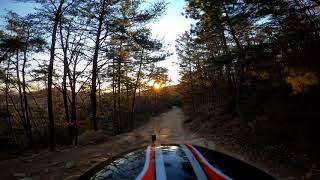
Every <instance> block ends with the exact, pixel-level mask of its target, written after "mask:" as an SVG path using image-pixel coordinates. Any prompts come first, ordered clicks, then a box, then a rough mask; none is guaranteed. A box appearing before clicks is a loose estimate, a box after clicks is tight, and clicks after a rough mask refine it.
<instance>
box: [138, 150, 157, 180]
mask: <svg viewBox="0 0 320 180" xmlns="http://www.w3.org/2000/svg"><path fill="white" fill-rule="evenodd" d="M154 159H155V145H154V144H152V145H151V148H150V161H149V166H148V170H147V171H146V173H145V174H144V176H143V177H142V178H141V179H142V180H155V161H154Z"/></svg>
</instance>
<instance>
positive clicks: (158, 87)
mask: <svg viewBox="0 0 320 180" xmlns="http://www.w3.org/2000/svg"><path fill="white" fill-rule="evenodd" d="M153 87H154V88H155V89H160V87H161V85H160V84H159V83H154V84H153Z"/></svg>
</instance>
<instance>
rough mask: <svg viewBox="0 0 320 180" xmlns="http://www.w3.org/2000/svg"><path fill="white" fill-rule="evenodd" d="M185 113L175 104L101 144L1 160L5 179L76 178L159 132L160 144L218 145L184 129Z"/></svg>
mask: <svg viewBox="0 0 320 180" xmlns="http://www.w3.org/2000/svg"><path fill="white" fill-rule="evenodd" d="M183 121H184V114H183V112H182V110H181V109H179V108H177V107H173V108H172V109H171V110H169V111H168V112H165V113H162V114H160V115H158V116H156V117H153V118H152V119H151V121H149V123H147V124H146V125H144V126H142V127H140V128H138V129H135V130H134V131H132V132H130V133H127V134H122V135H118V136H114V137H111V138H109V139H108V141H106V142H103V143H100V144H90V145H87V146H78V147H72V148H65V149H63V150H59V151H57V152H41V153H40V154H38V155H36V156H31V157H24V158H16V159H11V160H6V161H2V162H0V172H1V179H21V178H25V177H31V178H32V179H47V180H50V179H75V178H77V177H78V176H79V175H81V174H82V173H83V172H85V171H86V170H88V169H90V168H91V167H93V166H94V165H96V164H98V163H99V162H102V161H104V160H106V159H108V158H109V157H111V156H114V155H116V154H119V153H121V152H125V151H128V150H130V149H133V148H137V147H141V146H144V145H147V144H149V143H150V142H151V134H153V133H155V134H157V143H159V144H161V143H193V144H198V145H202V146H206V147H209V148H212V149H213V148H214V144H213V143H212V142H208V141H206V140H205V139H201V138H198V137H197V136H196V135H194V134H192V133H190V132H187V131H186V130H185V129H184V128H183Z"/></svg>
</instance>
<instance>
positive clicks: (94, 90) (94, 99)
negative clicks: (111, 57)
mask: <svg viewBox="0 0 320 180" xmlns="http://www.w3.org/2000/svg"><path fill="white" fill-rule="evenodd" d="M101 2H102V6H101V13H100V15H99V23H98V29H97V34H96V40H95V47H94V54H93V59H92V81H91V111H92V112H91V121H92V124H93V129H94V131H98V123H97V73H98V72H97V71H98V55H99V49H100V36H101V31H102V25H103V20H104V16H105V0H101Z"/></svg>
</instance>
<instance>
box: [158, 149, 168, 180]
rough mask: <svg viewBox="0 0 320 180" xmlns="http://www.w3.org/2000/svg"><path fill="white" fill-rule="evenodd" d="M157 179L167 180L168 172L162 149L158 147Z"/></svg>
mask: <svg viewBox="0 0 320 180" xmlns="http://www.w3.org/2000/svg"><path fill="white" fill-rule="evenodd" d="M155 149H156V161H155V163H156V177H157V178H156V179H157V180H166V179H167V175H166V170H165V168H164V162H163V156H162V150H161V147H156V148H155Z"/></svg>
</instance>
